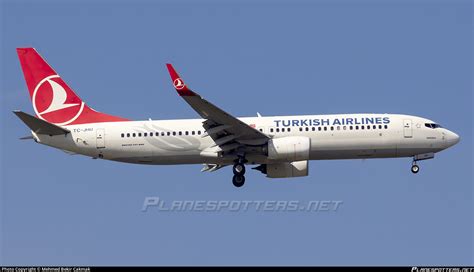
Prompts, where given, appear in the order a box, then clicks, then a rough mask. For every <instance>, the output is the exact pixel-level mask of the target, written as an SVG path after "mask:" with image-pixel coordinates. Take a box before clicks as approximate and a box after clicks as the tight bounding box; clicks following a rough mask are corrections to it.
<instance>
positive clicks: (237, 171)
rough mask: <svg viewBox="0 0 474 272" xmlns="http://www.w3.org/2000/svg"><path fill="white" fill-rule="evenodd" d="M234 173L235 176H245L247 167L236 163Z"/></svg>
mask: <svg viewBox="0 0 474 272" xmlns="http://www.w3.org/2000/svg"><path fill="white" fill-rule="evenodd" d="M232 171H233V172H234V175H241V176H243V175H244V174H245V165H244V164H243V163H236V164H234V167H233V168H232Z"/></svg>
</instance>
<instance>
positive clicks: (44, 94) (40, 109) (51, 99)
mask: <svg viewBox="0 0 474 272" xmlns="http://www.w3.org/2000/svg"><path fill="white" fill-rule="evenodd" d="M53 79H56V80H53ZM66 88H67V89H68V87H67V86H66V85H65V83H64V82H63V81H62V80H61V78H60V77H59V76H58V75H52V76H48V77H46V78H44V79H43V80H41V81H40V82H39V83H38V85H36V88H35V90H34V92H33V97H32V101H33V108H34V110H35V112H36V115H37V116H38V117H39V118H41V119H43V120H45V121H48V122H50V123H54V124H57V125H67V124H69V123H71V122H73V121H74V120H76V119H77V117H79V115H81V113H82V111H83V109H84V102H82V101H80V99H79V98H77V97H75V95H74V97H70V96H69V97H68V92H67V91H66ZM69 93H72V92H71V91H69Z"/></svg>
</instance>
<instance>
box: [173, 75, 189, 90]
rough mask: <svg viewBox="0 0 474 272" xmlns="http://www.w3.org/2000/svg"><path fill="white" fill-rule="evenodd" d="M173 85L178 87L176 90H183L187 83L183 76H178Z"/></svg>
mask: <svg viewBox="0 0 474 272" xmlns="http://www.w3.org/2000/svg"><path fill="white" fill-rule="evenodd" d="M173 85H174V87H175V88H176V90H181V89H183V88H184V87H185V86H186V85H185V84H184V82H183V80H181V78H177V79H175V80H174V81H173Z"/></svg>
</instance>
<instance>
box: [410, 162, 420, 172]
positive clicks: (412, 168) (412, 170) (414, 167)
mask: <svg viewBox="0 0 474 272" xmlns="http://www.w3.org/2000/svg"><path fill="white" fill-rule="evenodd" d="M418 171H420V167H419V166H418V165H416V164H413V165H412V166H411V172H412V173H413V174H416V173H418Z"/></svg>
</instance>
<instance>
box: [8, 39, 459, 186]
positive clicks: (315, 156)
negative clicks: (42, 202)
mask: <svg viewBox="0 0 474 272" xmlns="http://www.w3.org/2000/svg"><path fill="white" fill-rule="evenodd" d="M17 53H18V57H19V60H20V64H21V68H22V70H23V74H24V77H25V81H26V85H27V87H28V90H29V93H30V98H31V102H32V104H33V110H34V112H35V116H33V115H30V114H28V113H25V112H23V111H14V114H16V116H18V117H19V118H20V119H21V121H23V122H24V123H25V125H26V126H27V127H28V128H29V129H30V130H31V136H27V137H23V138H21V139H33V140H34V141H36V142H37V143H40V144H43V145H47V146H50V147H54V148H57V149H60V150H63V151H65V152H66V153H69V154H81V155H85V156H89V157H92V158H94V159H97V158H99V159H105V160H112V161H117V162H124V163H135V164H147V165H173V164H203V165H204V167H203V168H202V170H201V171H202V172H213V171H216V170H218V169H220V168H222V167H225V166H232V173H233V177H232V183H233V185H234V186H236V187H241V186H242V185H244V183H245V172H246V166H248V165H253V166H255V167H254V168H252V169H255V170H257V171H260V172H261V173H263V174H265V175H266V177H268V178H291V177H303V176H307V175H308V161H310V160H335V159H371V158H397V157H409V158H412V163H411V171H412V172H413V173H414V174H416V173H418V172H419V170H420V167H419V166H418V163H417V162H418V161H421V160H427V159H432V158H434V155H435V153H437V152H439V151H442V150H444V149H447V148H449V147H451V146H453V145H455V144H457V143H458V142H459V136H458V135H457V134H456V133H454V132H452V131H450V130H448V129H446V128H443V127H441V126H440V125H439V124H438V123H436V122H433V121H431V120H429V119H426V118H422V117H418V116H412V115H404V114H374V113H357V114H331V115H300V116H272V117H270V116H261V115H260V114H258V115H257V116H256V117H245V118H237V117H234V116H233V115H231V114H229V113H227V112H226V111H224V110H222V109H221V108H219V107H217V106H216V105H214V104H212V103H211V102H209V101H207V100H206V99H204V98H202V97H201V96H200V95H199V94H198V93H196V92H194V91H192V90H191V89H190V88H189V87H188V85H187V84H186V83H185V81H184V80H183V79H182V78H181V77H180V76H179V75H178V73H177V72H176V70H175V69H174V68H173V66H172V65H171V64H166V67H167V69H168V71H169V74H170V76H171V80H172V83H173V86H174V88H175V90H176V92H177V93H178V95H179V96H180V97H181V98H183V99H184V101H186V102H187V103H188V104H189V105H190V106H191V107H192V108H193V109H194V110H195V111H196V112H197V113H198V115H199V116H200V117H201V118H199V119H179V120H151V119H150V120H145V121H132V120H129V119H126V118H123V117H118V116H114V115H109V114H105V113H101V112H98V111H96V110H94V109H92V108H91V107H89V106H88V105H87V104H86V103H85V102H84V101H83V100H82V99H81V98H80V97H79V96H78V95H77V94H76V93H75V92H74V91H73V89H72V88H71V87H69V85H67V84H66V82H65V81H64V80H63V79H62V78H61V77H60V76H59V75H58V73H56V72H55V71H54V70H53V68H51V66H49V65H48V63H47V62H46V61H45V60H44V59H43V58H42V57H41V56H40V55H39V54H38V52H37V51H36V50H35V49H34V48H17Z"/></svg>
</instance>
